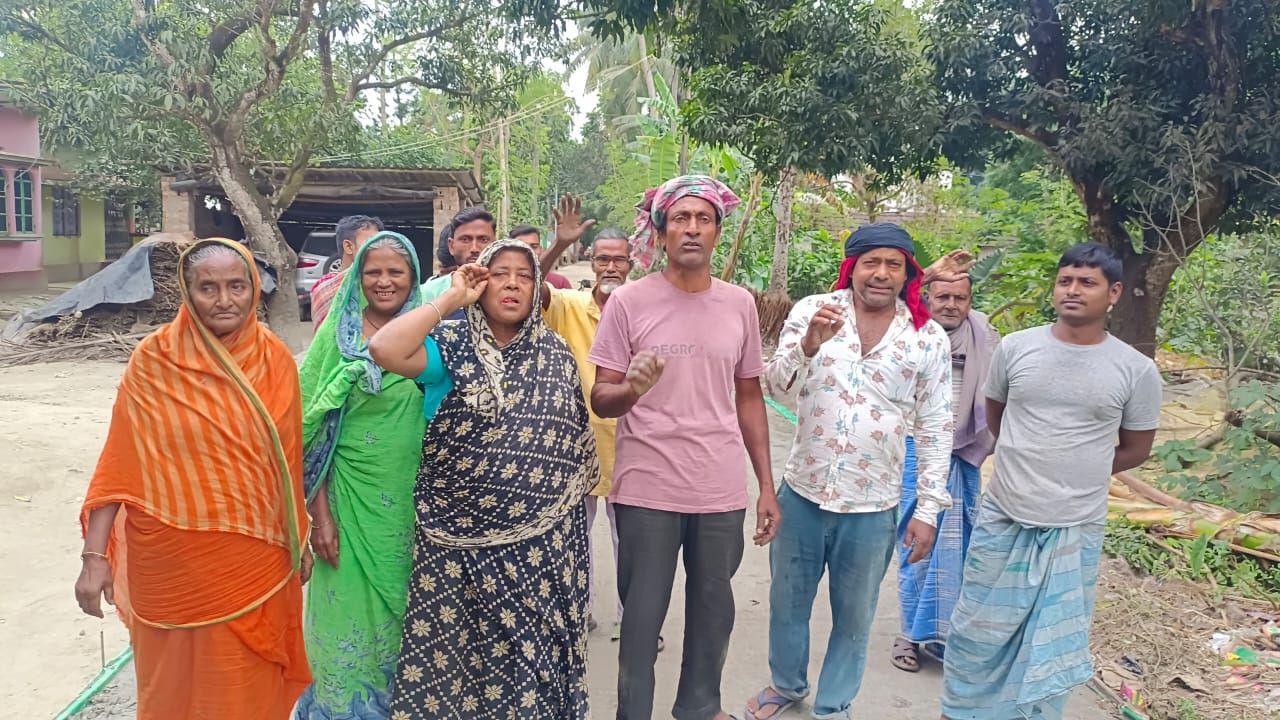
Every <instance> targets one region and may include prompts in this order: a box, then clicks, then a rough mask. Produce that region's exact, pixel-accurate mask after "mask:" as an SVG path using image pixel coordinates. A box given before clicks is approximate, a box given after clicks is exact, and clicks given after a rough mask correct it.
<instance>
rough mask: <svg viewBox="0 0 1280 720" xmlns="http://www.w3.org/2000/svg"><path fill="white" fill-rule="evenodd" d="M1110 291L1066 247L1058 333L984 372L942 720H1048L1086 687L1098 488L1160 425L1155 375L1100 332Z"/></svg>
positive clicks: (1079, 249) (1139, 458) (1082, 249)
mask: <svg viewBox="0 0 1280 720" xmlns="http://www.w3.org/2000/svg"><path fill="white" fill-rule="evenodd" d="M1120 278H1121V262H1120V258H1119V257H1118V256H1116V254H1115V253H1114V252H1112V251H1111V250H1109V249H1108V248H1106V247H1103V246H1101V245H1095V244H1092V243H1086V244H1082V245H1076V246H1075V247H1072V248H1071V249H1070V250H1068V251H1067V252H1066V253H1065V254H1064V255H1063V256H1062V259H1061V260H1060V261H1059V263H1058V275H1057V279H1056V282H1055V283H1054V290H1053V302H1054V308H1055V309H1056V310H1057V313H1058V320H1057V322H1055V323H1054V324H1053V325H1047V326H1043V327H1037V328H1032V329H1030V330H1024V331H1022V332H1018V333H1014V334H1012V335H1009V336H1008V337H1006V338H1005V339H1004V341H1003V342H1002V343H1001V344H1000V346H999V348H998V349H997V350H996V353H995V355H994V356H993V357H992V359H991V370H990V373H989V374H988V375H987V382H986V386H985V388H984V393H985V395H986V397H987V420H988V424H989V425H990V427H991V429H992V431H993V432H994V433H995V434H996V460H995V478H994V479H993V480H992V481H991V485H990V487H989V488H988V490H987V492H986V494H985V496H984V497H983V500H982V503H981V506H980V508H979V511H978V521H977V525H976V527H975V528H974V530H973V536H972V539H971V540H970V545H969V557H968V561H967V562H966V564H965V574H964V584H963V586H962V588H961V591H960V600H959V602H958V603H957V605H956V609H955V612H954V613H953V615H952V617H951V623H952V626H951V636H950V641H949V643H948V645H947V652H946V656H945V663H944V664H945V671H944V676H943V696H942V712H943V717H944V718H951V719H953V720H958V719H959V718H965V719H966V720H970V719H972V720H978V719H980V718H991V719H993V720H995V719H1003V718H1009V717H1036V718H1044V719H1045V720H1053V719H1054V718H1060V717H1062V712H1063V709H1064V707H1065V705H1066V699H1067V695H1068V694H1069V691H1070V690H1071V688H1072V687H1074V686H1076V685H1079V684H1081V683H1083V682H1085V681H1087V680H1088V679H1089V678H1090V677H1091V676H1092V675H1093V666H1092V662H1091V660H1090V654H1089V625H1090V622H1091V620H1092V617H1093V597H1094V586H1095V584H1096V582H1097V576H1098V560H1099V557H1100V555H1101V551H1102V535H1103V526H1104V521H1105V519H1106V514H1107V488H1108V486H1109V484H1110V478H1111V475H1112V474H1114V473H1117V472H1119V471H1121V470H1127V469H1129V468H1132V467H1136V466H1138V465H1140V464H1141V463H1142V462H1143V461H1144V460H1145V459H1146V458H1147V456H1148V455H1149V454H1150V453H1151V443H1152V441H1153V440H1154V438H1155V432H1156V427H1157V426H1158V425H1159V422H1160V384H1161V383H1160V374H1159V373H1158V372H1157V370H1156V367H1155V364H1154V363H1153V362H1152V361H1151V359H1150V358H1147V357H1145V356H1144V355H1142V354H1141V353H1139V352H1138V351H1136V350H1134V349H1133V348H1131V347H1129V346H1128V345H1126V344H1124V343H1123V342H1121V341H1120V340H1117V339H1116V338H1114V337H1112V336H1111V335H1109V334H1108V333H1107V330H1106V326H1107V313H1108V312H1109V311H1110V309H1111V306H1112V305H1114V304H1115V302H1116V301H1117V300H1119V298H1120V293H1121V292H1122V290H1123V287H1122V284H1121V282H1120Z"/></svg>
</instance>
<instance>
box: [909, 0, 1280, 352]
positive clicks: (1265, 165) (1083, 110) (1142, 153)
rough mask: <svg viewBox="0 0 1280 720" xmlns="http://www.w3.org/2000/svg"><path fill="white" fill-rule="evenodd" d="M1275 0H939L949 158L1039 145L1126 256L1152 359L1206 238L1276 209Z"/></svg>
mask: <svg viewBox="0 0 1280 720" xmlns="http://www.w3.org/2000/svg"><path fill="white" fill-rule="evenodd" d="M1278 8H1280V6H1277V4H1276V3H1275V1H1274V0H1197V1H1195V2H1188V1H1187V0H1068V1H1066V2H1051V1H1050V0H940V2H939V3H938V4H937V5H936V6H935V8H934V10H933V12H932V14H931V16H930V18H929V20H928V23H927V28H928V34H929V36H930V37H931V39H932V43H933V58H934V61H935V63H936V67H937V77H938V82H939V83H940V85H941V89H942V90H943V92H944V94H945V96H946V97H947V98H948V99H949V100H951V101H953V103H954V104H953V106H952V107H951V108H950V116H949V120H950V126H949V132H948V140H947V143H946V151H947V154H948V156H949V157H951V158H952V159H953V160H955V161H958V162H961V163H971V164H974V165H977V164H980V163H981V162H983V161H984V160H985V159H986V158H988V157H989V156H990V152H991V151H992V150H995V151H996V152H999V151H1001V150H1005V149H1007V148H1008V147H1009V146H1010V142H1009V140H1010V138H1012V137H1016V138H1020V139H1022V140H1024V141H1026V142H1030V143H1033V144H1034V145H1035V146H1036V147H1038V148H1039V149H1040V150H1041V151H1042V152H1043V153H1044V155H1045V156H1046V157H1047V158H1048V159H1049V160H1050V161H1052V163H1053V164H1054V165H1056V166H1057V167H1058V168H1060V169H1061V170H1062V172H1063V173H1064V174H1065V175H1066V177H1068V178H1069V179H1070V180H1071V183H1072V185H1073V186H1074V187H1075V191H1076V194H1077V195H1078V196H1079V198H1080V202H1081V203H1082V204H1083V206H1084V209H1085V212H1086V215H1087V217H1088V221H1089V234H1090V236H1091V237H1092V238H1093V239H1094V240H1096V241H1097V242H1100V243H1104V244H1106V245H1108V246H1110V247H1111V248H1113V249H1114V250H1116V251H1117V252H1118V253H1120V255H1121V256H1122V257H1123V258H1124V282H1125V290H1126V291H1125V294H1124V296H1123V299H1122V300H1121V302H1120V303H1119V305H1118V306H1117V307H1116V308H1115V311H1114V314H1113V316H1112V330H1113V331H1114V332H1115V333H1116V334H1117V336H1119V337H1121V338H1122V339H1124V340H1126V341H1127V342H1129V343H1130V344H1132V345H1133V346H1134V347H1136V348H1138V349H1139V350H1142V351H1143V352H1145V353H1147V354H1148V355H1150V354H1153V353H1154V351H1155V337H1156V324H1157V322H1158V321H1159V318H1160V308H1161V305H1162V303H1163V301H1164V297H1165V293H1166V291H1167V290H1168V287H1169V281H1170V279H1171V278H1172V277H1173V274H1174V271H1175V270H1176V269H1177V268H1178V266H1179V265H1180V264H1181V263H1182V262H1183V261H1184V260H1185V259H1186V258H1187V256H1188V254H1189V253H1190V252H1191V251H1192V250H1193V249H1195V247H1196V246H1197V245H1199V244H1200V243H1201V241H1202V240H1203V239H1204V237H1205V235H1206V234H1207V233H1209V232H1211V231H1214V230H1215V229H1218V228H1222V227H1226V226H1236V227H1238V226H1240V225H1241V224H1247V223H1249V222H1252V221H1254V220H1255V219H1257V218H1260V217H1265V216H1268V215H1274V213H1275V212H1276V210H1277V209H1278V208H1280V193H1278V192H1277V191H1276V187H1275V185H1274V184H1273V183H1270V182H1263V181H1261V180H1262V179H1263V178H1267V177H1270V176H1275V175H1278V174H1280V9H1278Z"/></svg>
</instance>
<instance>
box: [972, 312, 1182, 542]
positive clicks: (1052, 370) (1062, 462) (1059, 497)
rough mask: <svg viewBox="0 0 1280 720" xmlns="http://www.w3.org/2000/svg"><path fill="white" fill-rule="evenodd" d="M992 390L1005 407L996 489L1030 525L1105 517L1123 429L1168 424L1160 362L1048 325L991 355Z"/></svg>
mask: <svg viewBox="0 0 1280 720" xmlns="http://www.w3.org/2000/svg"><path fill="white" fill-rule="evenodd" d="M985 393H986V396H987V397H988V398H991V399H992V400H996V401H999V402H1003V403H1005V409H1004V417H1003V419H1002V420H1001V423H1000V439H999V441H998V442H997V444H996V463H995V477H994V478H993V479H992V481H991V486H990V487H989V488H988V490H987V492H989V493H991V497H992V499H993V500H995V502H996V505H998V506H999V507H1000V509H1001V510H1003V511H1004V512H1005V513H1006V514H1007V515H1008V516H1009V517H1010V518H1012V519H1014V520H1016V521H1018V522H1020V523H1022V524H1024V525H1033V526H1041V527H1069V526H1073V525H1084V524H1088V523H1093V522H1101V521H1102V520H1103V519H1105V518H1106V515H1107V487H1108V485H1109V482H1110V477H1111V462H1112V460H1114V459H1115V446H1116V441H1117V439H1118V433H1119V430H1120V428H1124V429H1125V430H1153V429H1155V428H1157V427H1159V425H1160V395H1161V380H1160V373H1159V372H1158V371H1157V370H1156V366H1155V363H1153V362H1152V361H1151V359H1150V358H1148V357H1146V356H1145V355H1143V354H1142V353H1140V352H1138V351H1137V350H1134V349H1133V348H1131V347H1129V346H1128V345H1127V344H1125V343H1124V342H1122V341H1120V340H1117V339H1116V338H1114V337H1112V336H1110V335H1108V336H1107V338H1106V340H1104V341H1102V342H1101V343H1099V344H1097V345H1071V344H1068V343H1065V342H1062V341H1061V340H1059V339H1057V338H1055V337H1054V336H1053V332H1052V331H1051V330H1050V326H1048V325H1044V326H1041V327H1036V328H1031V329H1029V330H1023V331H1021V332H1016V333H1013V334H1012V335H1009V336H1008V337H1006V338H1005V339H1004V340H1003V341H1002V342H1001V343H1000V345H999V346H998V347H997V348H996V352H995V354H994V355H993V356H992V358H991V371H990V374H988V375H987V383H986V388H985Z"/></svg>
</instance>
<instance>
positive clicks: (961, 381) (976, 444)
mask: <svg viewBox="0 0 1280 720" xmlns="http://www.w3.org/2000/svg"><path fill="white" fill-rule="evenodd" d="M927 287H928V296H927V298H928V303H929V313H930V314H931V315H933V319H934V320H936V321H937V323H938V324H939V325H941V326H942V328H943V329H944V330H946V331H947V337H948V340H949V341H950V345H951V391H952V395H951V401H952V402H951V408H952V413H953V414H954V416H955V433H954V435H953V437H952V441H951V468H950V470H949V473H948V475H947V494H948V495H950V496H951V499H952V502H953V505H952V507H951V508H949V509H947V510H945V511H943V512H942V514H941V515H940V516H939V518H938V537H937V540H936V541H935V542H934V546H933V553H932V554H931V555H930V556H929V561H928V562H922V563H910V562H908V558H907V555H908V553H906V552H905V551H904V550H902V549H900V550H899V553H898V554H899V564H898V600H899V602H900V603H901V607H902V635H901V636H900V637H898V638H897V639H896V640H894V642H893V651H892V662H893V664H894V666H895V667H897V668H899V669H901V670H905V671H907V672H916V671H918V670H919V669H920V655H919V652H921V651H923V652H924V653H925V654H927V655H929V656H931V657H934V658H937V659H941V658H942V654H943V647H944V646H945V645H946V642H947V635H948V634H949V633H950V631H951V611H952V610H953V609H955V606H956V600H957V599H958V598H959V597H960V580H961V578H962V577H963V576H964V558H965V550H966V548H968V547H969V536H970V534H971V532H972V531H973V525H974V521H975V520H976V516H977V513H978V495H979V494H980V492H981V486H982V476H981V473H980V472H979V470H980V468H981V467H982V463H983V461H984V460H986V459H987V456H988V455H990V454H991V451H992V450H994V449H995V437H994V436H993V435H992V434H991V431H990V430H989V429H988V428H987V409H986V398H985V397H984V396H983V394H982V385H983V383H985V382H986V379H987V370H988V369H989V368H990V367H991V357H992V355H993V354H994V353H995V350H996V346H997V345H998V344H999V343H1000V334H999V333H998V332H996V329H995V328H993V327H992V326H991V323H990V322H989V321H988V320H987V316H986V315H983V314H982V313H980V312H978V311H977V310H974V309H973V282H972V280H970V278H969V277H968V276H967V275H966V276H961V277H958V278H954V279H948V280H947V281H945V282H944V281H933V282H931V283H930V284H929V285H928V286H927ZM907 442H908V453H907V461H906V467H905V468H904V472H903V478H902V505H901V512H902V515H903V517H910V516H911V513H912V512H913V511H914V510H915V505H916V458H915V452H914V449H913V446H912V443H911V441H910V440H908V441H907ZM898 533H899V535H900V536H905V535H906V523H905V522H901V523H900V524H899V527H898Z"/></svg>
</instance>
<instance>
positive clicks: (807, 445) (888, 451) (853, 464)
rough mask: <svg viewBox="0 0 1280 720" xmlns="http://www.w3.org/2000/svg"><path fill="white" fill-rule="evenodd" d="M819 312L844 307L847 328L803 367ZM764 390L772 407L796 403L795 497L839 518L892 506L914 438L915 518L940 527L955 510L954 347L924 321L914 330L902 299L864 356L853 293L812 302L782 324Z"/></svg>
mask: <svg viewBox="0 0 1280 720" xmlns="http://www.w3.org/2000/svg"><path fill="white" fill-rule="evenodd" d="M824 304H830V305H836V306H838V307H841V308H843V312H844V315H845V323H844V326H843V327H841V328H840V331H839V332H838V333H837V334H836V335H835V337H833V338H831V339H830V340H828V341H827V342H825V343H823V344H822V345H821V346H820V347H819V348H818V352H816V353H815V354H814V356H813V357H812V358H806V357H805V355H804V351H803V350H802V349H801V348H800V341H801V339H803V338H804V335H805V332H806V331H807V330H808V328H809V321H810V320H811V319H812V318H813V316H814V315H815V314H816V313H817V312H818V310H819V309H820V308H821V307H822V306H823V305H824ZM765 383H766V387H767V388H768V391H769V393H770V394H771V395H772V396H773V397H774V398H775V399H779V400H788V399H790V398H792V397H795V398H796V408H797V411H798V412H797V413H796V414H797V415H798V416H799V421H798V422H797V424H796V434H795V439H794V440H793V441H792V444H791V455H790V457H788V459H787V466H786V471H785V474H784V476H783V479H784V480H785V481H786V482H787V483H788V484H789V485H790V486H791V488H792V489H793V490H795V491H796V492H797V493H798V494H799V495H800V496H801V497H804V498H806V499H808V500H809V501H810V502H813V503H816V504H817V505H818V506H819V507H821V508H822V509H823V510H828V511H830V512H837V513H865V512H879V511H882V510H888V509H890V508H893V507H896V506H897V505H898V504H899V502H900V501H901V499H902V470H903V460H904V457H905V455H906V439H907V437H908V436H910V437H913V438H915V445H916V453H917V462H918V468H919V476H918V480H917V487H918V501H917V504H916V510H915V514H914V516H913V517H915V519H917V520H921V521H923V522H926V523H928V524H930V525H935V526H936V525H937V516H938V513H940V512H942V511H943V510H944V509H946V508H948V507H950V506H951V496H950V495H948V494H947V474H948V472H949V471H950V470H949V468H950V463H951V440H952V432H953V429H954V425H955V421H954V418H953V417H952V414H951V395H952V388H951V343H950V340H948V338H947V333H946V331H945V330H943V329H942V327H941V326H940V325H938V324H937V323H936V322H934V321H932V320H930V321H929V322H928V323H926V324H925V325H924V326H923V327H921V328H920V329H919V330H917V329H915V327H914V326H913V324H912V322H911V314H910V312H909V311H908V310H907V306H906V304H905V303H903V302H902V301H901V300H899V301H898V308H897V314H896V315H895V316H894V319H893V321H892V323H891V324H890V326H889V329H888V330H887V331H886V332H885V335H884V338H883V339H882V340H881V341H880V343H879V344H878V345H876V347H874V348H872V349H871V351H870V352H868V353H866V354H865V355H864V354H863V351H862V344H861V341H860V340H859V338H858V327H857V318H856V317H855V316H854V309H853V295H852V291H850V290H839V291H836V292H833V293H826V294H822V295H811V296H809V297H807V298H804V299H803V300H801V301H800V302H798V303H796V305H795V307H794V308H792V310H791V314H790V315H789V316H788V317H787V322H786V325H785V326H784V327H783V329H782V334H781V336H779V338H778V350H777V352H776V353H775V354H774V356H773V360H772V361H770V362H769V365H768V367H767V368H766V369H765ZM797 391H798V396H797Z"/></svg>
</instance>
